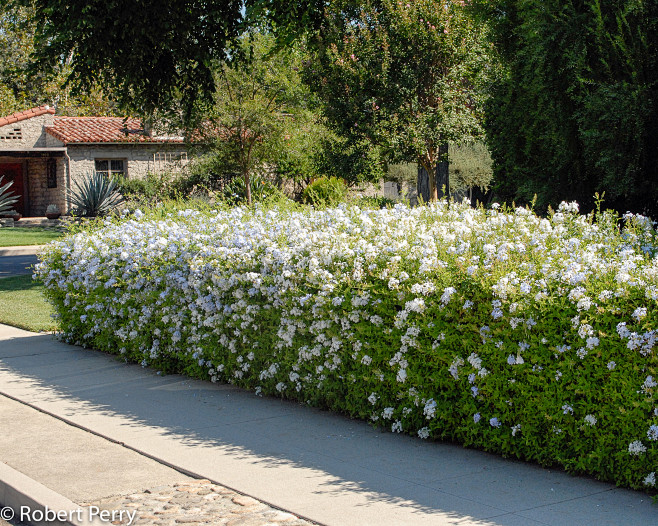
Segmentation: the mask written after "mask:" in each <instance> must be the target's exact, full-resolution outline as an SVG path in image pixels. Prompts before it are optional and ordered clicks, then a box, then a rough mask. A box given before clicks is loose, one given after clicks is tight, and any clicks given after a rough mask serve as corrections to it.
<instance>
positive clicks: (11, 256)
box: [0, 245, 44, 278]
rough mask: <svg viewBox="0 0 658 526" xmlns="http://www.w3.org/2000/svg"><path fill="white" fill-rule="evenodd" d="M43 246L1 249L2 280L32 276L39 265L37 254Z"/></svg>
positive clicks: (0, 266) (0, 270)
mask: <svg viewBox="0 0 658 526" xmlns="http://www.w3.org/2000/svg"><path fill="white" fill-rule="evenodd" d="M43 247H44V246H43V245H31V246H25V247H0V278H12V277H15V276H22V275H25V274H32V272H33V271H32V267H33V266H34V265H36V264H37V262H38V258H37V256H36V255H37V254H38V253H39V251H40V250H41V249H42V248H43Z"/></svg>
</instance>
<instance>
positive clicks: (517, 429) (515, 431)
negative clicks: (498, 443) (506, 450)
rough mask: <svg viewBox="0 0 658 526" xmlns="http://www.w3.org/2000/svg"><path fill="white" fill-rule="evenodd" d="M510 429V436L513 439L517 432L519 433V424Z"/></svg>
mask: <svg viewBox="0 0 658 526" xmlns="http://www.w3.org/2000/svg"><path fill="white" fill-rule="evenodd" d="M511 429H512V436H513V437H515V436H516V434H517V433H518V432H519V431H521V424H516V425H515V426H513V427H512V428H511Z"/></svg>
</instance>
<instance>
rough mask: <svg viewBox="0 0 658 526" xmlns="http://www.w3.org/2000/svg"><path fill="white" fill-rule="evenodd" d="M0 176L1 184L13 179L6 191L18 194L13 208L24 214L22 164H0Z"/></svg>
mask: <svg viewBox="0 0 658 526" xmlns="http://www.w3.org/2000/svg"><path fill="white" fill-rule="evenodd" d="M0 176H4V177H3V178H2V186H4V185H5V184H7V183H8V182H9V181H13V182H14V184H12V185H11V186H10V187H9V189H8V192H11V193H13V194H14V195H16V196H18V201H17V202H16V203H15V204H14V210H16V211H17V212H18V213H19V214H21V215H25V199H24V196H23V188H24V187H23V165H22V164H19V163H11V164H9V163H7V164H5V163H3V164H0Z"/></svg>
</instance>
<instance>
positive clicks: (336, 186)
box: [302, 177, 347, 208]
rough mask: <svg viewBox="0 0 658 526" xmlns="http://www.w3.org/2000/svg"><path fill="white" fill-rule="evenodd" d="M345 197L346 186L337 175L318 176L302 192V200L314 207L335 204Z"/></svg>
mask: <svg viewBox="0 0 658 526" xmlns="http://www.w3.org/2000/svg"><path fill="white" fill-rule="evenodd" d="M346 197H347V186H346V185H345V182H344V181H343V180H342V179H338V178H337V177H320V178H319V179H316V180H315V181H313V182H312V183H311V184H309V185H308V186H307V187H306V188H305V189H304V193H303V194H302V202H304V203H306V204H309V205H312V206H314V207H316V208H322V207H328V206H336V205H337V204H338V203H341V202H343V201H344V200H345V198H346Z"/></svg>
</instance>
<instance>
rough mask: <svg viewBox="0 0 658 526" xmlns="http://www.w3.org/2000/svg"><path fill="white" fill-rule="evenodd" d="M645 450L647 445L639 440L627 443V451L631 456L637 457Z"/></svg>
mask: <svg viewBox="0 0 658 526" xmlns="http://www.w3.org/2000/svg"><path fill="white" fill-rule="evenodd" d="M646 451H647V447H646V446H645V445H644V444H643V443H642V442H640V441H639V440H634V441H633V442H631V443H630V444H628V452H629V454H630V455H631V456H633V457H637V456H639V455H641V454H643V453H646Z"/></svg>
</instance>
